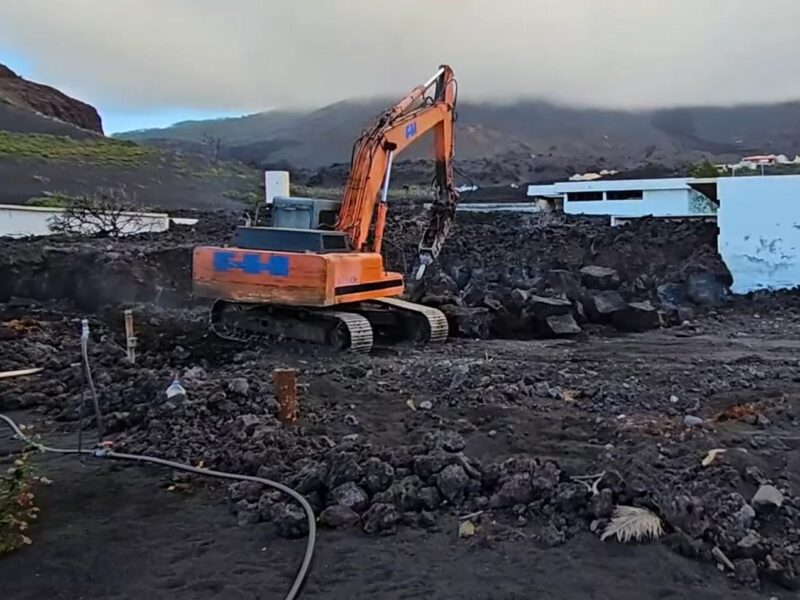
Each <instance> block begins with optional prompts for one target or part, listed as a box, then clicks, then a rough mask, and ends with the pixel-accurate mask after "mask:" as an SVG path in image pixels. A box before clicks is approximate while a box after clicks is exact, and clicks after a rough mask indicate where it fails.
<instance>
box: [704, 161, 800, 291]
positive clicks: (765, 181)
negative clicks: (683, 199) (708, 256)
mask: <svg viewBox="0 0 800 600" xmlns="http://www.w3.org/2000/svg"><path fill="white" fill-rule="evenodd" d="M717 189H718V194H719V200H720V207H719V211H718V213H717V222H718V224H719V229H720V235H719V242H718V245H719V252H720V254H721V255H722V258H723V260H724V261H725V264H727V265H728V269H730V271H731V274H732V275H733V288H732V289H733V291H734V292H735V293H737V294H742V293H747V292H751V291H755V290H759V289H781V288H791V287H795V286H798V285H800V254H799V253H798V250H799V249H800V176H792V175H783V176H774V177H725V178H720V179H719V180H717Z"/></svg>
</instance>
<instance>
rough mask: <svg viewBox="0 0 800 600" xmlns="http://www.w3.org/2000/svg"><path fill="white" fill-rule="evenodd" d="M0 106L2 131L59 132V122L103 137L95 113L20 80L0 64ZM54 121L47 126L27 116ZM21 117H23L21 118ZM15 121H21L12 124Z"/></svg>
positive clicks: (60, 94) (51, 90)
mask: <svg viewBox="0 0 800 600" xmlns="http://www.w3.org/2000/svg"><path fill="white" fill-rule="evenodd" d="M0 103H2V104H4V105H5V107H4V108H5V110H4V111H2V112H3V114H2V115H0V118H2V117H3V116H4V117H5V118H2V121H1V122H0V126H2V128H3V129H4V130H6V131H29V130H30V129H31V127H34V128H36V129H38V130H42V131H38V132H39V133H49V131H45V130H48V129H52V130H54V131H56V132H57V133H63V132H65V131H68V130H65V129H64V128H62V127H59V123H65V124H67V125H72V126H74V127H77V128H79V129H83V130H85V131H90V132H93V133H97V134H100V135H102V134H103V124H102V121H101V119H100V115H99V114H98V113H97V110H96V109H95V108H94V107H93V106H90V105H89V104H86V103H85V102H81V101H80V100H76V99H75V98H72V97H70V96H67V95H66V94H64V93H63V92H61V91H59V90H57V89H55V88H53V87H50V86H47V85H42V84H41V83H34V82H32V81H28V80H27V79H23V78H22V77H20V76H19V75H17V74H16V73H15V72H14V71H12V70H11V69H9V68H8V67H6V66H4V65H2V64H0ZM30 112H33V113H35V114H36V115H40V116H44V117H49V118H51V119H55V120H56V121H57V123H51V124H50V125H51V127H47V124H46V123H44V122H43V121H41V120H37V119H34V118H32V116H31V115H30V114H26V113H30ZM23 115H25V116H23ZM17 119H19V120H21V122H16V121H17Z"/></svg>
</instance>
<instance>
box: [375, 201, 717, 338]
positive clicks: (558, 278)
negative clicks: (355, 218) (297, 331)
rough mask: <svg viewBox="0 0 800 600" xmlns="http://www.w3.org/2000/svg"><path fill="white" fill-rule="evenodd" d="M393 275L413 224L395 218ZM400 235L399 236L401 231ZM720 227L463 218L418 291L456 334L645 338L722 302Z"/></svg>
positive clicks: (404, 259)
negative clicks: (607, 331) (642, 334)
mask: <svg viewBox="0 0 800 600" xmlns="http://www.w3.org/2000/svg"><path fill="white" fill-rule="evenodd" d="M394 218H395V222H394V224H393V227H387V231H390V232H392V231H394V235H395V238H394V240H393V241H394V246H397V247H402V248H404V249H405V250H406V252H405V253H404V254H403V255H402V256H400V255H399V254H394V255H392V254H390V260H391V262H392V263H393V264H394V266H395V268H404V267H406V268H407V267H408V265H410V264H413V251H414V246H413V241H414V240H415V239H416V235H417V222H415V221H413V220H409V219H406V218H404V216H402V215H401V216H397V215H395V217H394ZM398 231H399V233H398ZM716 237H717V231H716V225H714V224H711V223H701V222H682V223H675V222H667V221H664V220H663V219H654V218H647V219H640V220H636V221H633V222H632V223H630V224H628V225H625V226H623V227H618V228H614V227H610V226H609V224H608V220H607V219H594V218H586V217H562V218H560V219H554V218H553V217H552V215H519V214H512V215H509V214H503V213H499V214H491V215H474V214H467V215H459V217H458V220H457V223H456V225H455V226H454V229H453V233H452V235H451V238H450V239H449V240H448V244H447V245H446V246H445V248H444V250H443V252H442V255H441V257H440V262H439V265H438V268H437V269H435V270H434V272H432V273H431V276H430V277H429V279H428V280H427V281H426V282H425V287H424V289H421V290H419V291H418V293H419V296H420V297H421V299H422V302H424V303H426V304H431V305H434V306H438V307H441V308H442V310H443V311H444V312H445V313H446V314H447V315H448V317H449V319H450V321H451V324H452V326H453V329H454V331H455V332H456V333H457V334H458V335H462V336H465V337H473V338H488V337H525V336H526V335H527V336H528V337H570V336H575V335H578V334H580V333H581V331H582V330H583V329H584V328H587V326H588V328H589V329H591V328H593V326H606V327H613V328H616V329H618V330H620V331H629V332H633V331H644V330H647V329H655V328H658V327H660V326H662V325H672V324H680V323H682V322H684V321H689V320H691V319H692V318H693V317H694V315H695V312H696V311H697V310H702V309H708V308H709V307H717V306H721V305H723V304H725V303H726V302H727V301H728V299H729V291H728V287H729V286H730V285H731V284H732V279H731V275H730V273H729V272H728V269H727V267H726V266H725V265H724V263H723V262H722V260H721V258H720V257H719V255H718V253H717V250H716Z"/></svg>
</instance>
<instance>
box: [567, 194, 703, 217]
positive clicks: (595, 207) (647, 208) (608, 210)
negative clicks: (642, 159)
mask: <svg viewBox="0 0 800 600" xmlns="http://www.w3.org/2000/svg"><path fill="white" fill-rule="evenodd" d="M643 192H644V193H643V197H642V199H641V200H597V201H591V202H575V201H570V200H569V195H567V196H566V197H565V198H564V212H565V213H567V214H570V215H610V216H615V217H644V216H646V215H655V216H659V217H675V216H686V215H688V214H689V212H688V211H689V188H688V187H687V188H686V189H678V190H643Z"/></svg>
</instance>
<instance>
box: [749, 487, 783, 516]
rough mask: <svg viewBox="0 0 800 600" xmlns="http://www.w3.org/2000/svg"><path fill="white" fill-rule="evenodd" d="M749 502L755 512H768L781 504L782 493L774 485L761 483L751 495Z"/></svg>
mask: <svg viewBox="0 0 800 600" xmlns="http://www.w3.org/2000/svg"><path fill="white" fill-rule="evenodd" d="M750 504H751V505H752V507H753V508H755V509H756V512H761V513H763V512H769V511H772V510H775V509H776V508H780V507H781V506H782V505H783V494H782V493H781V491H780V490H779V489H778V488H776V487H775V486H774V485H762V486H761V487H760V488H758V491H757V492H756V493H755V495H754V496H753V499H752V500H751V502H750Z"/></svg>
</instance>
